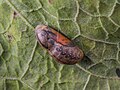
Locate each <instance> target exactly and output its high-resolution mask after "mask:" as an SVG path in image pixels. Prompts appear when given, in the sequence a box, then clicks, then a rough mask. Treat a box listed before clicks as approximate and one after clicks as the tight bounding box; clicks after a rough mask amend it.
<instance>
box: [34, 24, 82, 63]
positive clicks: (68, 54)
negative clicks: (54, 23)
mask: <svg viewBox="0 0 120 90" xmlns="http://www.w3.org/2000/svg"><path fill="white" fill-rule="evenodd" d="M35 34H36V38H37V40H38V42H39V44H41V45H42V46H43V47H44V48H45V49H47V50H48V52H49V54H50V55H51V56H53V57H55V59H56V60H57V61H58V62H60V63H62V64H68V65H73V64H76V63H78V62H79V61H81V60H82V59H83V56H84V53H83V51H82V50H81V49H80V48H79V47H78V46H76V45H74V44H73V42H72V41H71V40H70V39H69V38H68V37H66V36H65V35H64V34H62V33H60V32H58V31H57V30H55V29H53V28H51V27H49V26H46V25H38V26H37V27H36V29H35Z"/></svg>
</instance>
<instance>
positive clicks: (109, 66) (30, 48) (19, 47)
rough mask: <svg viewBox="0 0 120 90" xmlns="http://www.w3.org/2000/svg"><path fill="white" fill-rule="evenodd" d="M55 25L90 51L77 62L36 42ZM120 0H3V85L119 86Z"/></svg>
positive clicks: (20, 89)
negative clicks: (38, 31) (44, 28)
mask: <svg viewBox="0 0 120 90" xmlns="http://www.w3.org/2000/svg"><path fill="white" fill-rule="evenodd" d="M38 24H45V25H49V26H52V27H53V28H56V29H58V30H60V31H61V32H63V33H64V34H65V35H67V36H68V37H69V38H71V39H72V40H74V41H75V43H76V45H78V46H79V47H80V48H81V49H82V50H83V51H84V53H85V57H84V59H83V60H82V61H81V62H80V63H78V64H76V65H63V64H59V63H58V62H56V61H55V59H53V58H52V57H51V56H50V55H49V54H48V52H47V51H46V50H44V49H43V48H42V47H41V46H40V45H39V44H38V43H37V41H36V38H35V32H34V28H35V27H36V26H37V25H38ZM116 69H117V70H119V69H120V0H0V90H119V89H120V77H119V73H120V71H119V72H116Z"/></svg>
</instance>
